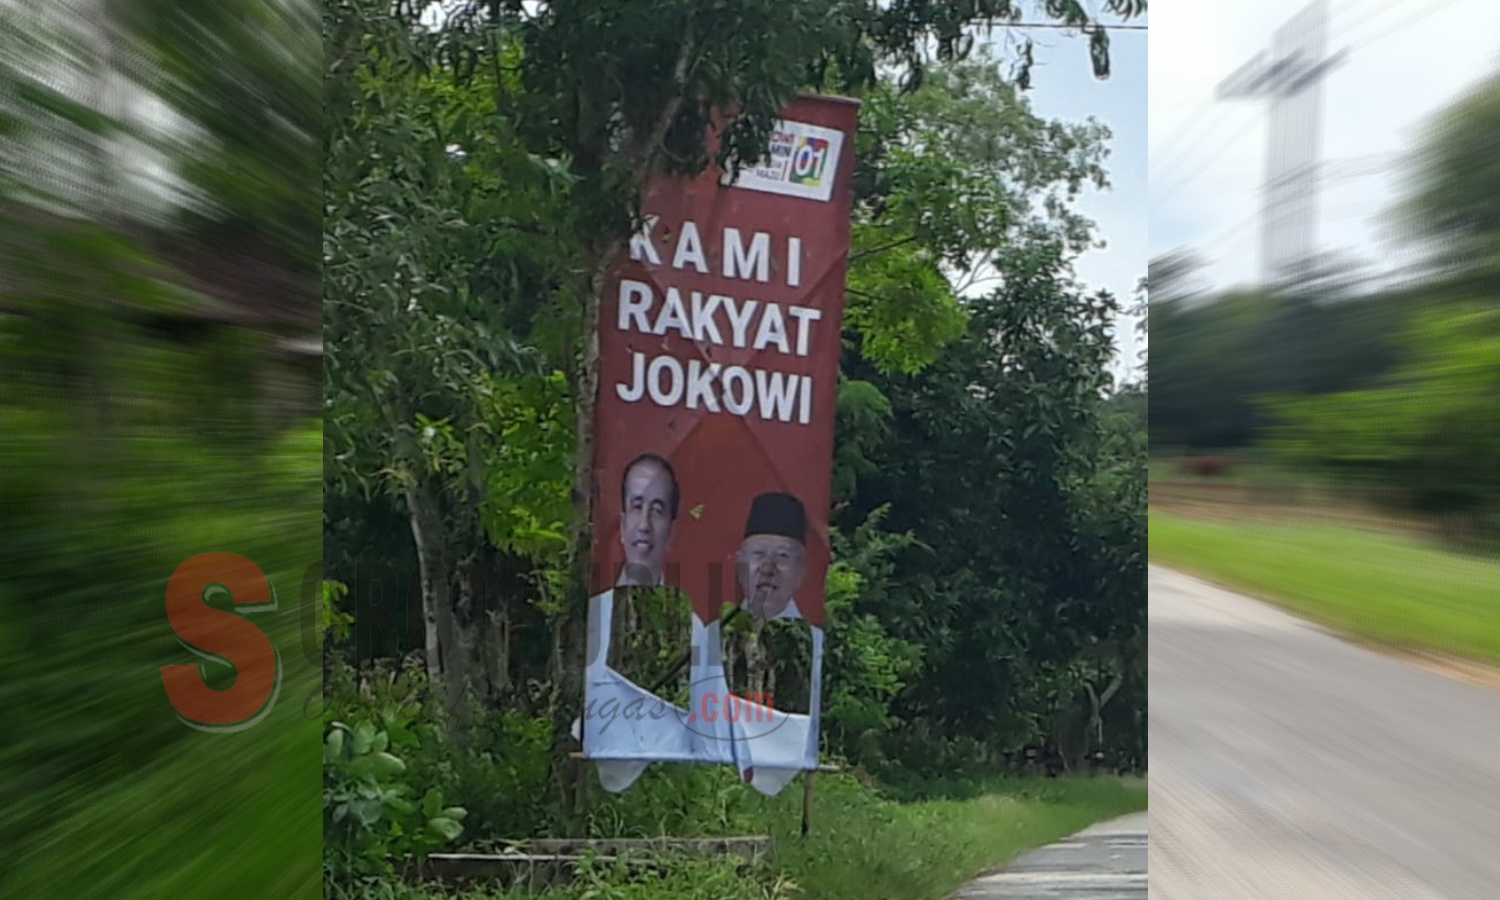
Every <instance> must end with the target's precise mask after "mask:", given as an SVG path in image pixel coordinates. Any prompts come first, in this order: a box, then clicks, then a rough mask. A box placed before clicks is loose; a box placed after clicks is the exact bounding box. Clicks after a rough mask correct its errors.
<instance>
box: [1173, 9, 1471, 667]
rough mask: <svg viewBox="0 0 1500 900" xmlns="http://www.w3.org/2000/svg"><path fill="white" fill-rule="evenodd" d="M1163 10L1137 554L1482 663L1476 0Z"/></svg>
mask: <svg viewBox="0 0 1500 900" xmlns="http://www.w3.org/2000/svg"><path fill="white" fill-rule="evenodd" d="M1190 7H1191V4H1184V3H1182V2H1175V3H1173V2H1169V3H1168V4H1167V5H1164V6H1162V7H1160V9H1159V10H1158V14H1159V17H1160V23H1163V24H1160V25H1159V29H1160V33H1159V34H1158V35H1156V36H1155V37H1154V39H1153V41H1152V48H1151V54H1152V67H1153V71H1154V72H1158V73H1168V74H1169V76H1170V77H1154V78H1153V83H1152V93H1151V119H1152V128H1151V139H1152V150H1151V159H1152V172H1151V177H1152V190H1151V195H1152V200H1151V242H1152V253H1153V261H1152V264H1151V267H1150V282H1151V283H1150V287H1151V288H1152V290H1151V294H1150V301H1151V302H1150V325H1151V338H1152V346H1151V359H1150V368H1151V373H1150V375H1151V381H1152V382H1153V383H1152V385H1151V388H1152V392H1151V394H1152V396H1151V404H1150V407H1151V452H1152V460H1151V497H1150V502H1151V510H1152V514H1151V515H1152V521H1151V540H1152V555H1153V557H1154V558H1155V559H1156V560H1157V561H1160V562H1166V563H1170V564H1172V565H1175V566H1177V567H1180V568H1187V569H1189V570H1192V571H1197V572H1199V573H1202V574H1207V575H1212V576H1214V577H1216V578H1217V579H1219V580H1222V581H1226V582H1228V583H1231V584H1234V585H1236V586H1239V587H1242V588H1245V589H1248V590H1251V591H1253V592H1256V593H1257V594H1258V595H1262V596H1267V597H1270V598H1272V599H1277V600H1279V601H1281V602H1284V603H1286V604H1289V605H1291V606H1293V607H1295V608H1296V609H1297V610H1298V611H1299V612H1301V613H1303V614H1305V615H1309V616H1311V617H1313V618H1316V619H1319V620H1321V621H1324V622H1326V623H1330V624H1334V625H1338V626H1340V627H1341V628H1343V629H1345V630H1346V631H1351V632H1354V633H1356V634H1360V635H1363V636H1366V637H1372V638H1376V639H1380V640H1386V641H1396V642H1399V643H1401V644H1402V645H1404V646H1411V647H1420V648H1425V649H1427V650H1433V651H1440V652H1445V653H1452V654H1458V655H1462V656H1465V657H1468V658H1471V659H1480V660H1486V661H1489V662H1500V592H1497V591H1496V589H1495V585H1496V584H1500V563H1497V561H1496V554H1497V548H1500V464H1497V462H1496V460H1497V459H1500V56H1497V51H1500V7H1497V6H1495V5H1494V4H1490V3H1485V2H1481V0H1459V2H1454V0H1436V2H1412V0H1394V2H1390V0H1384V2H1382V0H1375V2H1371V0H1341V2H1334V3H1327V2H1319V3H1313V4H1310V5H1309V4H1306V3H1305V2H1282V3H1275V4H1249V3H1238V4H1228V5H1225V6H1224V7H1223V8H1220V7H1219V6H1215V8H1214V9H1213V10H1212V11H1207V10H1195V9H1193V8H1190Z"/></svg>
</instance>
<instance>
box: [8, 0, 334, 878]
mask: <svg viewBox="0 0 1500 900" xmlns="http://www.w3.org/2000/svg"><path fill="white" fill-rule="evenodd" d="M316 15H317V14H316V11H315V9H314V7H313V5H312V4H311V3H310V2H304V0H269V2H268V0H227V2H215V3H181V2H167V0H98V2H57V0H5V3H4V25H3V27H0V709H3V710H4V716H5V721H6V725H5V728H4V735H3V737H0V807H3V808H4V809H5V811H6V814H5V815H4V816H3V817H0V846H3V847H4V852H3V853H0V896H6V897H111V898H147V897H151V898H158V897H185V896H224V897H230V896H233V897H239V896H245V897H250V896H279V897H312V896H317V893H316V892H317V891H318V890H319V888H318V884H319V882H318V871H319V859H320V847H321V841H320V835H319V833H318V832H319V825H318V823H319V821H320V819H319V817H318V813H317V809H318V808H319V807H318V803H319V789H318V785H319V781H318V764H319V763H318V746H319V743H320V731H319V727H318V725H317V724H315V722H310V721H306V720H305V718H304V716H303V711H302V706H303V701H304V700H305V699H306V698H307V697H308V695H310V694H315V693H316V692H317V691H318V690H319V688H320V684H321V682H320V678H319V675H320V673H319V670H318V668H317V666H316V662H317V655H316V653H315V652H307V653H305V652H304V650H303V647H302V634H301V633H300V632H299V628H298V622H299V612H301V601H302V599H303V598H302V596H301V593H300V592H301V589H302V584H303V575H304V572H305V571H307V570H308V569H309V567H316V566H317V565H318V560H319V556H320V541H319V510H320V508H321V495H320V477H321V456H320V453H321V448H320V436H321V421H320V405H321V400H320V397H321V391H320V375H321V340H320V331H321V292H320V284H319V275H318V259H317V257H316V253H317V250H316V248H317V246H318V240H317V236H318V235H319V234H320V231H321V209H320V198H321V191H320V189H319V182H318V179H319V171H320V155H321V149H320V146H319V144H318V142H317V140H316V137H315V135H316V133H317V129H318V125H319V123H320V122H321V118H322V105H321V99H322V84H321V78H320V77H319V69H318V65H319V61H320V60H319V55H318V47H319V40H318V37H317V30H316V21H315V19H316ZM207 551H227V552H232V553H238V554H242V555H244V556H246V557H248V558H250V559H251V560H253V561H254V562H255V563H257V564H258V565H259V566H260V567H261V568H262V569H263V570H264V571H265V573H266V574H267V575H268V576H269V578H270V580H271V582H272V585H273V588H274V590H275V592H276V595H277V598H278V603H279V605H278V608H277V611H276V612H275V613H274V614H268V615H266V616H261V617H259V618H258V619H257V623H258V624H261V625H263V626H264V627H266V628H267V630H268V632H269V634H270V637H271V640H272V642H273V643H274V645H275V646H276V648H277V650H278V652H279V654H280V657H281V661H282V665H283V681H282V685H281V690H280V694H279V702H278V704H277V706H276V707H275V709H274V710H273V712H272V714H271V715H270V717H269V718H268V719H267V720H265V721H262V722H261V723H260V724H259V725H257V726H256V727H253V728H250V729H248V730H246V731H243V732H240V733H237V734H229V735H222V734H204V733H200V732H198V731H194V730H192V729H190V728H188V727H187V726H185V725H184V724H183V723H182V722H180V721H179V720H178V719H177V717H176V716H175V715H174V712H173V710H172V708H171V706H170V705H169V704H168V702H167V698H166V695H165V692H164V689H163V686H162V678H161V671H160V667H161V666H162V665H163V664H170V663H191V662H194V661H195V657H194V656H193V655H192V653H190V652H189V651H188V650H187V649H186V648H185V647H184V646H182V645H179V644H178V643H177V642H176V641H175V640H174V637H173V633H172V631H171V630H170V628H169V627H168V624H167V621H166V613H165V592H166V584H167V580H168V578H169V577H170V576H171V574H172V572H173V571H174V570H175V569H176V567H177V566H178V565H179V564H180V563H182V562H183V561H185V560H186V559H188V558H189V557H191V556H194V555H195V554H198V553H203V552H207ZM314 571H316V569H314ZM313 583H314V584H316V582H315V581H314V582H313ZM223 602H224V603H225V604H227V603H228V601H227V600H224V601H223ZM268 621H269V622H270V624H269V625H267V624H266V623H267V622H268ZM308 657H311V660H312V662H311V663H309V661H308ZM206 668H207V669H208V670H210V673H211V675H212V677H213V678H214V679H215V680H216V681H217V682H218V684H219V685H220V686H225V685H227V683H228V682H229V680H230V679H231V678H232V677H233V672H232V667H230V666H228V665H223V664H219V665H214V664H209V665H207V666H206ZM318 714H319V713H318V711H317V708H316V702H315V703H314V709H313V713H312V716H313V719H314V720H315V719H316V718H317V716H318Z"/></svg>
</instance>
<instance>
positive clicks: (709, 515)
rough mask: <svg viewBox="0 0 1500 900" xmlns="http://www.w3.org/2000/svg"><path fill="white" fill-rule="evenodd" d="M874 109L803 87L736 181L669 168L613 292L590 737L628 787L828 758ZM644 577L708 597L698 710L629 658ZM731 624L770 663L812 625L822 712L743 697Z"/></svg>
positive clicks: (598, 416)
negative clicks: (859, 218) (731, 654)
mask: <svg viewBox="0 0 1500 900" xmlns="http://www.w3.org/2000/svg"><path fill="white" fill-rule="evenodd" d="M857 113H858V105H857V103H855V102H854V101H850V100H846V99H842V98H831V97H817V96H803V97H799V98H798V99H797V100H796V101H794V102H793V103H792V104H791V105H790V106H789V107H788V108H787V109H786V110H785V112H784V114H783V117H782V119H781V121H780V122H779V123H778V124H777V127H776V128H775V129H774V130H773V133H772V135H771V139H770V142H769V146H768V148H767V154H766V156H765V158H763V159H762V160H760V161H758V162H756V163H755V164H754V165H749V166H747V167H746V168H744V169H742V170H741V171H740V172H739V173H738V175H737V177H735V178H734V180H733V182H732V183H731V182H730V180H729V176H728V175H726V173H724V172H723V171H722V170H719V169H715V168H711V169H710V170H708V171H706V172H704V173H703V174H702V175H700V176H698V177H696V178H693V179H690V180H686V179H671V178H666V177H663V178H660V179H658V180H657V181H655V182H654V183H653V184H651V185H650V186H649V187H648V189H647V191H646V193H645V197H644V200H643V204H642V211H643V226H642V228H641V230H640V232H639V233H638V234H637V235H636V236H635V237H633V238H632V239H631V241H630V242H629V247H628V252H627V253H625V254H624V257H625V258H624V259H622V261H621V263H620V265H618V266H617V267H616V269H615V270H614V271H613V273H612V274H611V276H610V278H609V279H608V280H607V282H606V284H605V288H604V291H603V293H602V295H601V297H600V316H599V328H598V340H599V382H598V384H599V388H598V391H599V392H598V397H597V404H596V407H595V417H594V430H595V440H596V443H595V452H594V466H593V473H592V474H593V489H594V491H595V502H594V509H595V513H596V514H595V521H594V525H595V528H594V535H595V539H594V543H593V584H592V585H591V591H590V593H591V595H592V597H593V600H592V602H591V603H590V606H589V635H590V641H589V650H588V659H587V675H586V678H585V710H586V712H585V715H584V722H583V733H582V737H583V744H584V752H585V755H586V756H587V757H589V758H590V759H593V760H596V761H597V762H598V763H599V765H600V773H601V779H602V780H603V782H604V784H605V786H606V787H608V788H611V789H613V790H621V789H623V788H624V787H627V786H629V784H630V783H632V782H633V781H634V780H635V778H636V777H638V776H639V774H640V772H641V770H642V769H643V768H644V766H645V765H646V764H647V763H649V762H654V761H660V762H699V763H720V764H732V765H736V766H737V767H738V768H739V769H740V770H741V771H742V773H744V776H745V779H746V781H748V782H750V783H752V784H754V785H755V786H756V787H757V788H759V789H760V790H762V791H764V792H767V793H775V792H776V791H777V790H779V789H780V787H781V786H783V785H784V784H785V782H786V781H787V780H788V779H789V778H790V777H791V775H792V774H795V772H797V771H800V770H803V769H808V768H814V767H816V765H817V746H818V742H817V741H818V738H817V736H818V729H817V725H818V712H819V694H820V690H819V685H820V680H821V671H820V668H821V657H822V639H823V627H824V624H825V623H824V596H823V582H824V576H825V574H826V572H827V568H828V565H829V562H830V547H829V536H828V512H829V502H830V478H831V471H832V457H833V432H834V424H835V406H836V396H837V387H838V361H839V349H840V332H841V319H842V312H843V292H844V276H845V269H846V265H847V262H848V254H849V240H850V236H849V219H850V208H851V203H852V190H851V184H850V175H851V169H852V167H853V134H854V130H855V127H856V122H857ZM627 587H628V588H630V589H631V590H636V589H638V588H648V589H650V588H656V587H671V588H677V589H680V590H681V591H682V592H683V593H685V594H686V595H687V596H688V597H689V598H690V601H691V606H692V616H691V619H692V622H691V627H690V629H689V632H690V644H691V653H690V659H691V680H692V691H691V695H692V699H691V702H690V703H689V704H688V706H687V708H682V707H679V706H675V705H673V704H672V703H670V702H669V701H668V700H667V699H664V698H660V697H657V696H656V695H655V694H654V691H655V690H656V687H655V686H644V687H643V686H641V685H638V684H636V683H634V682H632V681H631V680H630V679H629V678H627V677H626V676H624V675H622V674H620V672H619V671H618V669H617V667H616V666H615V665H613V664H612V660H611V659H610V655H611V649H610V648H611V647H612V646H614V645H615V644H616V643H617V640H616V639H617V638H618V634H617V632H618V630H619V629H622V628H628V627H630V626H631V622H632V621H633V618H632V617H631V616H628V615H625V614H624V612H625V610H626V608H627V606H628V604H627V602H626V596H627V595H626V592H625V591H622V590H620V589H621V588H627ZM726 604H727V607H728V609H729V613H728V614H727V616H725V615H724V614H723V611H724V610H725V608H726ZM725 618H729V619H735V620H739V621H743V622H747V623H748V625H747V628H748V629H749V632H750V634H751V645H750V646H751V647H752V649H751V650H750V651H749V658H748V659H747V660H746V665H747V666H748V667H750V668H752V669H753V668H755V667H756V666H757V664H758V660H757V659H756V652H757V651H756V650H754V649H753V648H754V647H755V646H757V640H758V638H759V637H760V634H761V631H762V629H764V628H765V627H766V625H767V624H768V623H771V622H779V623H795V624H794V627H801V628H805V629H807V630H809V631H810V632H811V646H812V652H811V656H810V665H809V667H808V668H809V673H808V674H809V677H810V683H809V684H808V685H807V686H806V687H805V688H803V689H802V690H803V691H805V696H806V698H807V700H806V704H805V705H806V708H805V710H800V711H798V712H796V713H793V712H790V711H788V710H784V709H781V708H779V707H778V706H777V704H776V703H775V699H774V697H773V696H772V695H771V693H770V692H769V691H765V690H757V691H754V692H753V693H746V692H743V691H742V692H741V693H739V694H733V693H731V692H730V690H729V686H728V681H727V679H726V675H725V671H724V663H723V651H722V647H721V641H722V639H723V632H722V625H723V621H722V620H723V619H725ZM749 683H752V684H755V683H758V682H755V681H754V680H753V679H752V681H751V682H749Z"/></svg>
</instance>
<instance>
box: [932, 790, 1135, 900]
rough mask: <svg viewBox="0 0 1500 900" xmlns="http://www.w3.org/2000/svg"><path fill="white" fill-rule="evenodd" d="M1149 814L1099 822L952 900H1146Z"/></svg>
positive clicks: (983, 879)
mask: <svg viewBox="0 0 1500 900" xmlns="http://www.w3.org/2000/svg"><path fill="white" fill-rule="evenodd" d="M1147 822H1148V816H1147V813H1146V812H1144V811H1142V812H1137V813H1131V814H1129V815H1126V816H1121V817H1119V818H1117V819H1111V820H1109V821H1107V822H1099V823H1097V824H1095V825H1092V826H1090V827H1088V828H1086V829H1084V830H1083V831H1080V832H1079V833H1077V834H1075V835H1072V836H1071V837H1067V838H1064V839H1063V840H1061V841H1058V842H1056V843H1053V844H1048V845H1047V846H1045V847H1039V848H1037V849H1035V850H1031V851H1029V852H1027V853H1024V854H1022V855H1021V856H1019V857H1017V858H1016V860H1015V861H1014V862H1012V863H1010V864H1009V865H1007V866H1004V867H1002V868H1000V869H997V870H996V871H994V872H990V873H986V874H984V875H981V876H979V877H978V878H976V879H974V880H973V881H971V882H969V883H968V884H966V885H964V886H963V887H962V888H960V889H959V891H958V892H957V893H955V894H954V895H953V897H952V900H1019V898H1028V900H1145V897H1146V832H1147Z"/></svg>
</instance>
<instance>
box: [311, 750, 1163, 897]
mask: <svg viewBox="0 0 1500 900" xmlns="http://www.w3.org/2000/svg"><path fill="white" fill-rule="evenodd" d="M962 787H963V789H962V790H957V789H955V788H954V786H953V785H951V784H944V785H938V786H935V787H934V789H933V790H931V791H915V792H912V791H910V790H908V791H907V792H904V794H905V795H906V796H912V795H914V794H926V795H928V796H929V799H921V800H910V801H907V802H902V801H898V800H896V799H892V798H891V797H888V796H886V795H884V794H883V793H881V792H880V791H879V790H878V789H876V788H873V787H870V786H868V785H866V784H863V783H861V782H860V781H859V780H857V779H855V778H854V777H852V776H849V775H840V776H834V777H829V776H824V777H821V778H819V779H818V782H817V786H816V802H815V804H814V807H813V822H812V829H811V833H810V835H809V836H808V837H807V838H803V837H801V835H800V834H799V828H800V823H801V818H800V817H801V804H802V791H801V790H800V789H799V786H798V785H797V784H793V785H790V786H788V787H787V789H786V790H784V791H783V792H782V793H781V794H779V795H778V796H776V797H770V798H763V797H760V796H759V795H756V798H755V799H756V801H758V802H754V803H750V804H747V805H746V806H745V807H744V808H743V809H742V811H741V814H740V816H739V819H740V821H738V822H736V823H735V824H736V825H737V826H739V827H738V828H737V829H736V830H737V831H738V832H739V833H741V834H754V833H760V834H770V835H771V836H772V837H773V842H774V846H773V849H772V851H771V853H770V854H769V856H768V858H767V859H766V860H765V861H764V862H763V863H761V864H760V865H759V866H758V867H757V868H756V869H754V870H752V871H750V872H739V871H736V867H735V865H734V863H733V862H732V861H729V860H724V859H714V860H702V859H699V860H689V859H681V860H677V861H674V864H673V865H671V866H670V867H667V869H668V870H667V871H666V872H665V873H663V874H656V875H639V874H636V875H632V874H629V873H626V872H623V871H621V870H618V869H613V868H603V867H601V868H595V869H590V870H587V871H584V872H582V873H581V874H580V877H579V878H577V879H576V880H575V881H574V882H573V883H571V884H569V885H566V886H563V887H558V888H554V889H552V890H549V891H547V892H545V893H544V894H542V895H541V896H543V897H545V898H547V900H585V898H587V900H783V898H785V900H936V898H941V897H945V896H947V895H949V894H950V893H952V892H953V891H954V890H955V889H957V888H958V887H959V886H960V885H962V884H963V883H964V882H965V881H968V880H969V879H971V878H973V877H974V876H976V875H978V874H980V873H981V872H983V871H986V870H988V869H991V868H994V867H995V866H998V865H1001V864H1003V863H1005V862H1007V861H1009V860H1011V859H1013V858H1015V857H1016V856H1017V855H1019V854H1020V853H1022V852H1023V851H1025V850H1028V849H1031V848H1033V847H1038V846H1041V845H1044V844H1047V843H1051V842H1052V841H1055V840H1058V839H1060V838H1063V837H1066V836H1067V835H1069V834H1072V833H1074V832H1076V831H1079V830H1081V829H1083V828H1085V827H1087V826H1089V825H1091V824H1093V823H1094V822H1098V821H1103V820H1105V819H1109V818H1113V817H1115V816H1118V815H1123V814H1125V813H1129V812H1135V811H1138V810H1142V809H1145V808H1146V783H1145V780H1144V779H1142V778H1105V777H1099V778H1084V777H1078V778H1058V779H1050V780H1049V779H1040V778H1027V779H1023V778H1009V779H994V780H984V781H981V782H972V783H968V784H965V785H963V786H962ZM327 896H328V898H329V900H439V898H444V900H446V898H458V897H462V898H466V900H520V898H523V897H528V896H536V895H534V894H526V893H524V892H519V891H511V892H503V891H495V890H490V891H484V890H476V891H471V892H469V893H465V894H453V893H449V892H438V891H434V890H424V889H417V888H410V887H406V886H402V885H395V884H389V883H381V884H369V885H365V886H363V887H361V888H359V889H357V890H347V889H346V890H337V891H330V892H329V893H328V894H327Z"/></svg>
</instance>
